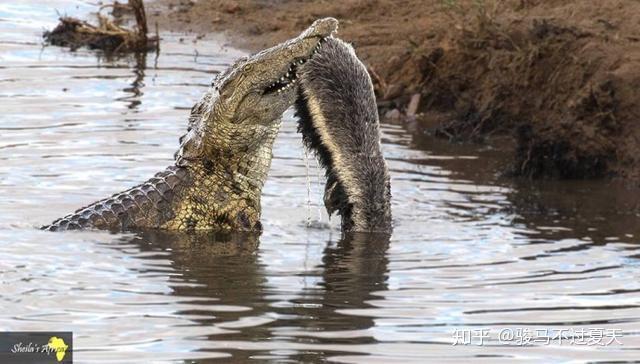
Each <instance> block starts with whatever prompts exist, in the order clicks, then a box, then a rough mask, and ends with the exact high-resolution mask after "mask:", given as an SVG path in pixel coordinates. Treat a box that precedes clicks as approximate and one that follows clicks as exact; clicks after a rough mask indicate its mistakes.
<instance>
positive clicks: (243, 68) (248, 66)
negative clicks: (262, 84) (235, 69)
mask: <svg viewBox="0 0 640 364" xmlns="http://www.w3.org/2000/svg"><path fill="white" fill-rule="evenodd" d="M251 68H253V66H251V65H250V64H247V65H245V66H244V67H242V70H243V71H245V72H247V71H251Z"/></svg>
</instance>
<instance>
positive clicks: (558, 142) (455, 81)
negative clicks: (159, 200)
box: [150, 0, 640, 185]
mask: <svg viewBox="0 0 640 364" xmlns="http://www.w3.org/2000/svg"><path fill="white" fill-rule="evenodd" d="M150 7H151V8H152V10H153V11H152V12H151V15H152V16H153V19H152V20H151V21H152V22H153V21H158V22H159V23H160V25H161V27H164V28H165V29H169V30H174V31H191V32H198V33H207V32H211V31H216V32H219V31H225V32H227V34H229V35H230V36H231V37H232V38H233V39H235V40H236V41H237V42H238V44H239V45H240V46H244V47H247V48H250V49H254V50H255V49H259V48H262V47H264V46H268V45H272V44H274V43H276V42H279V41H281V40H284V39H286V38H288V37H290V36H291V35H293V34H295V33H297V32H298V31H300V30H301V29H303V28H304V27H305V26H307V25H308V24H309V23H311V21H313V20H314V19H316V18H319V17H322V16H334V17H336V18H338V19H339V20H340V21H341V28H340V33H339V35H340V36H341V37H342V38H344V39H346V40H348V41H350V42H352V43H354V45H355V46H356V49H357V51H358V54H359V55H360V56H361V57H362V58H363V60H364V61H365V63H367V65H368V66H369V67H370V70H371V73H372V75H373V76H374V79H375V81H376V91H377V93H378V97H379V101H380V105H381V107H383V108H384V109H386V110H389V109H393V108H398V109H399V110H401V111H402V112H403V113H404V112H407V108H408V105H409V104H410V100H411V97H412V96H413V98H414V105H413V106H418V108H417V110H418V114H417V115H415V118H417V120H418V122H419V123H420V124H422V125H424V126H425V127H426V128H428V130H431V131H433V132H435V133H438V134H439V135H443V136H446V137H449V138H452V139H461V140H474V141H481V140H485V139H487V138H488V137H491V136H493V135H502V136H504V135H507V136H511V137H512V138H513V139H514V140H515V143H514V144H515V145H517V147H515V148H513V149H514V150H513V152H514V163H513V172H514V173H516V174H519V175H527V176H533V177H543V176H550V177H562V178H584V177H605V176H619V177H623V178H625V179H627V180H628V181H631V182H633V183H634V184H635V185H638V184H639V183H638V181H640V153H639V152H640V127H639V126H638V121H639V120H640V103H639V102H638V100H640V2H638V1H635V0H611V1H606V2H596V1H583V0H504V1H498V0H484V1H482V0H469V1H464V0H405V1H375V0H372V1H368V0H359V1H357V0H344V1H314V2H304V1H294V0H279V1H249V0H237V1H229V0H227V1H223V0H200V1H197V2H193V1H190V0H159V1H158V2H157V3H155V4H153V3H152V4H150ZM414 95H419V96H414ZM415 101H419V103H415ZM386 110H383V113H385V112H386ZM408 111H409V114H413V112H412V107H409V110H408ZM397 114H398V113H397V112H391V113H389V115H390V116H391V115H397Z"/></svg>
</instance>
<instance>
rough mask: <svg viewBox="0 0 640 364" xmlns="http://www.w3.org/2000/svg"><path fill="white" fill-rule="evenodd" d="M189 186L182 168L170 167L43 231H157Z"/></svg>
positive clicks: (172, 215) (186, 171)
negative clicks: (142, 229)
mask: <svg viewBox="0 0 640 364" xmlns="http://www.w3.org/2000/svg"><path fill="white" fill-rule="evenodd" d="M189 183H190V175H189V171H188V170H187V169H186V168H181V167H176V166H171V167H169V168H167V169H166V170H164V171H162V172H159V173H157V174H156V175H155V176H154V177H152V178H151V179H149V180H148V181H146V182H144V183H142V184H140V185H138V186H135V187H132V188H130V189H128V190H126V191H123V192H120V193H116V194H115V195H113V196H111V197H109V198H106V199H103V200H100V201H97V202H94V203H92V204H91V205H88V206H86V207H83V208H81V209H78V210H77V211H76V212H74V213H72V214H70V215H67V216H64V217H62V218H59V219H57V220H55V221H54V222H52V223H51V224H50V225H46V226H43V227H42V229H43V230H48V231H60V230H78V229H87V228H95V229H103V230H112V231H122V230H127V229H131V228H158V227H160V226H161V225H162V224H163V223H165V222H166V221H169V220H171V219H172V218H174V208H173V206H174V201H175V200H176V199H177V198H178V196H180V195H181V191H182V190H183V189H184V187H185V186H187V185H188V184H189Z"/></svg>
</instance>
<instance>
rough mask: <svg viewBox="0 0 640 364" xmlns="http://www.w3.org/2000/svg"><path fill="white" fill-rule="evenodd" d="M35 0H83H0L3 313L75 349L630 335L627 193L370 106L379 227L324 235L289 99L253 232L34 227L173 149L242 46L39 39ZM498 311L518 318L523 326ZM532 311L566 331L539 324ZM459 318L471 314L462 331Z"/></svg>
mask: <svg viewBox="0 0 640 364" xmlns="http://www.w3.org/2000/svg"><path fill="white" fill-rule="evenodd" d="M70 4H72V5H74V6H70ZM75 5H78V7H77V8H76V7H75ZM52 8H57V9H66V11H67V12H68V13H70V15H74V13H73V12H77V13H80V14H86V13H87V12H90V11H94V10H95V8H94V5H92V4H91V3H89V2H84V1H73V2H72V1H60V2H57V1H43V0H29V1H25V2H19V3H17V2H14V3H2V4H0V108H1V109H2V110H3V112H2V114H0V136H1V138H0V161H1V163H0V216H2V219H0V256H1V257H2V258H1V259H0V272H1V275H0V282H1V283H0V292H1V293H0V307H1V308H2V310H0V328H2V329H3V330H72V331H74V335H75V336H74V343H75V345H76V353H75V355H74V356H75V357H76V359H77V360H79V361H82V362H85V361H100V360H104V361H123V362H127V361H130V360H131V358H134V357H135V358H136V359H137V360H139V361H142V362H145V361H167V362H173V361H178V362H180V361H186V360H188V359H192V360H197V361H199V362H207V361H209V360H215V359H217V358H220V359H221V360H222V361H223V362H237V363H244V362H247V361H257V362H263V361H266V362H285V361H289V362H294V361H303V362H315V361H320V360H323V359H329V360H332V361H338V362H366V363H370V362H380V363H388V362H405V363H406V362H415V363H424V362H428V361H435V362H442V361H450V362H460V361H463V360H464V361H469V360H473V361H481V362H499V361H502V362H508V363H511V362H516V361H517V362H562V361H565V362H567V361H572V362H587V361H590V362H594V361H608V360H609V361H611V360H613V361H616V360H617V361H624V360H627V361H631V360H635V359H637V358H638V356H639V355H640V330H639V329H638V327H640V325H639V322H640V307H639V306H640V264H639V262H640V259H638V258H640V252H639V249H638V247H639V246H638V240H639V238H638V236H640V210H639V206H640V201H638V200H639V199H640V196H639V194H637V193H635V191H629V190H625V189H624V188H622V187H621V186H618V185H616V184H615V183H608V182H589V181H569V182H552V181H542V182H540V181H538V182H532V181H526V180H509V179H503V178H500V177H499V176H498V173H497V172H498V171H499V170H500V165H501V164H503V163H505V161H504V160H503V159H501V158H500V153H499V151H496V150H493V149H491V148H486V147H485V148H479V147H473V146H463V145H453V144H449V143H446V142H443V141H440V140H437V139H432V138H429V137H423V136H420V135H417V134H416V135H412V134H410V133H408V132H407V131H406V130H405V129H404V127H403V126H400V125H389V124H385V125H383V128H382V129H383V139H384V140H383V151H384V153H385V155H386V157H387V159H388V162H389V167H390V170H391V175H392V189H393V191H392V192H393V199H394V200H393V213H394V219H395V226H396V227H395V230H394V233H393V235H392V236H391V237H387V236H375V235H374V236H370V235H353V236H347V237H344V238H340V232H339V227H338V226H337V221H332V222H331V224H329V225H328V224H327V222H328V219H327V217H326V215H323V216H322V217H317V212H316V211H317V209H318V207H319V206H318V205H321V204H322V202H321V198H320V197H318V196H321V195H322V191H321V190H322V183H320V185H318V184H317V183H315V182H314V181H313V180H314V179H316V176H317V174H318V171H317V170H316V168H315V163H314V162H311V163H308V164H309V165H310V167H309V169H307V168H306V167H305V165H306V164H307V163H306V162H305V161H304V160H303V159H302V158H301V156H302V155H303V154H304V153H303V151H302V147H301V142H300V136H299V135H298V134H297V133H296V132H295V122H294V120H293V118H292V115H291V113H287V114H286V116H285V123H284V126H283V130H282V132H281V134H280V136H279V138H278V141H277V143H276V147H275V150H274V161H273V168H272V171H271V173H270V176H269V179H268V181H267V183H266V185H265V189H264V193H263V201H262V205H263V225H264V233H263V234H262V236H260V237H256V236H247V235H235V234H232V235H205V236H198V237H188V236H183V235H179V234H169V233H163V232H153V231H147V232H141V233H138V234H116V235H113V234H108V233H104V232H86V231H85V232H68V233H48V232H42V231H39V230H37V229H35V227H37V226H40V225H42V224H45V223H48V222H50V221H51V220H53V219H54V218H56V217H59V216H60V215H64V214H66V213H68V212H70V211H72V210H73V209H75V208H78V207H80V206H83V205H86V204H87V203H89V202H92V201H94V200H96V199H99V198H102V197H104V196H107V195H109V194H112V193H114V192H117V191H120V190H122V189H125V188H127V187H129V186H131V185H133V184H135V183H138V182H140V181H143V180H144V179H146V178H148V177H149V176H150V175H152V174H154V173H155V172H157V171H158V170H161V169H163V168H164V167H165V166H166V165H167V164H169V163H171V161H172V155H173V152H174V151H175V148H176V147H177V138H178V136H179V135H181V134H182V132H183V129H184V127H185V126H186V120H187V114H188V110H189V108H190V107H191V105H192V104H193V103H194V102H195V101H196V100H197V99H198V98H199V97H200V95H201V94H202V92H204V90H205V88H206V87H207V85H208V84H209V83H210V81H211V78H212V76H213V74H215V73H216V72H219V71H220V70H221V69H222V68H223V67H224V65H225V64H228V63H229V62H231V61H232V60H233V59H234V58H236V57H238V56H240V55H241V54H242V53H241V52H239V51H236V50H233V49H232V48H229V47H226V46H224V43H223V42H222V41H221V40H217V39H204V40H199V41H198V42H195V43H194V42H192V41H191V40H190V39H187V40H186V41H185V42H181V41H179V38H178V36H176V35H173V34H164V35H163V38H164V43H163V46H162V51H161V53H160V54H159V55H157V56H156V55H154V54H148V55H146V56H144V55H139V56H131V57H125V58H120V59H106V58H103V57H101V56H99V55H98V57H96V54H95V53H93V52H90V51H86V50H78V51H77V52H68V51H65V50H61V49H57V48H51V47H47V48H44V49H43V48H42V47H41V45H40V39H39V35H40V33H41V31H42V28H43V27H44V28H50V27H52V26H53V25H55V23H56V14H55V12H54V11H53V10H51V9H52ZM26 14H29V16H26ZM307 176H310V177H311V179H312V181H311V182H312V183H310V184H309V188H310V191H308V189H307ZM308 196H311V202H310V204H309V203H308V202H307V200H308ZM307 216H312V220H313V221H312V224H311V227H307ZM329 226H330V227H329ZM518 330H519V331H518ZM563 330H564V331H563ZM504 332H514V333H515V332H520V336H521V338H524V337H527V336H526V335H529V336H531V335H534V334H536V335H538V337H537V339H538V340H533V341H529V342H528V343H527V344H526V345H523V344H522V342H518V341H517V340H516V338H515V337H513V338H512V340H504V339H505V338H504V337H501V336H500V335H501V333H504ZM541 332H542V333H541ZM544 332H546V336H553V335H555V334H556V333H558V332H562V335H561V338H564V341H562V340H558V338H555V339H554V338H552V337H551V338H549V340H547V341H546V342H545V341H544V340H542V339H544V336H545V335H543V334H544ZM598 333H600V334H601V335H603V336H604V338H603V339H605V340H601V341H597V340H596V339H597V336H598ZM462 334H469V335H475V336H474V339H473V340H471V344H469V345H465V343H464V342H460V340H459V339H460V338H461V337H462V336H463V335H462ZM612 335H614V336H615V337H614V338H613V339H615V340H612V342H611V343H609V344H608V345H601V344H605V343H607V342H608V341H609V339H611V338H612ZM480 337H482V340H483V343H482V344H483V345H477V344H478V339H479V338H480ZM589 338H590V339H591V341H589V342H588V343H589V345H587V340H586V339H589ZM571 340H573V344H570V341H571ZM453 343H456V345H455V346H454V345H452V344H453Z"/></svg>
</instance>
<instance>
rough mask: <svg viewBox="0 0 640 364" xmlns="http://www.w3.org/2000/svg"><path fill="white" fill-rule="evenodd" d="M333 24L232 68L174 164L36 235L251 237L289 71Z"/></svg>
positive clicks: (293, 92)
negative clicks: (95, 232) (103, 232)
mask: <svg viewBox="0 0 640 364" xmlns="http://www.w3.org/2000/svg"><path fill="white" fill-rule="evenodd" d="M337 25H338V22H337V21H336V20H335V19H333V18H326V19H321V20H318V21H316V22H314V23H313V24H312V25H311V26H310V27H309V28H308V29H307V30H306V31H304V32H303V33H302V34H301V35H300V36H298V37H296V38H293V39H291V40H289V41H287V42H284V43H282V44H280V45H277V46H275V47H272V48H269V49H267V50H264V51H262V52H260V53H258V54H256V55H253V56H251V57H249V58H246V59H241V60H239V61H238V62H236V63H235V64H234V65H233V66H231V67H230V68H229V69H227V70H226V71H225V72H224V73H222V74H221V75H219V76H218V78H217V79H216V80H215V81H214V85H212V87H211V88H210V89H209V90H208V91H207V92H206V93H205V95H204V96H203V98H202V99H201V100H200V101H199V102H198V103H197V104H196V105H195V106H194V107H193V109H192V111H191V115H190V117H189V127H188V129H187V133H186V134H185V135H184V136H183V137H182V138H180V142H181V145H180V149H179V150H178V152H177V153H176V163H175V165H174V166H171V167H169V168H167V169H166V170H165V171H163V172H160V173H158V174H156V176H154V177H153V178H151V179H149V180H148V181H147V182H145V183H142V184H140V185H138V186H135V187H133V188H131V189H129V190H126V191H123V192H121V193H118V194H115V195H113V196H111V197H109V198H107V199H104V200H100V201H98V202H95V203H93V204H91V205H89V206H87V207H84V208H81V209H79V210H77V211H76V212H75V213H73V214H70V215H67V216H65V217H63V218H60V219H58V220H56V221H54V222H53V223H52V224H51V225H48V226H44V227H43V229H45V230H52V231H56V230H67V229H82V228H98V229H109V230H130V229H147V228H160V229H166V230H174V231H176V230H177V231H206V230H237V231H259V230H260V229H261V225H260V195H261V192H262V186H263V185H264V182H265V180H266V178H267V173H268V170H269V167H270V165H271V158H272V148H273V142H274V140H275V138H276V135H277V133H278V131H279V129H280V125H281V122H282V114H283V113H284V111H285V110H286V109H287V108H289V107H290V106H292V105H293V103H294V102H295V100H296V97H297V95H298V88H297V78H296V69H297V67H298V66H299V65H302V64H303V63H305V62H306V61H307V60H309V59H311V57H312V56H313V55H314V54H315V52H316V51H317V49H318V48H319V46H320V44H321V43H322V42H323V41H324V39H325V38H326V37H328V36H330V35H331V34H332V33H333V32H334V31H335V30H336V28H337Z"/></svg>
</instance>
